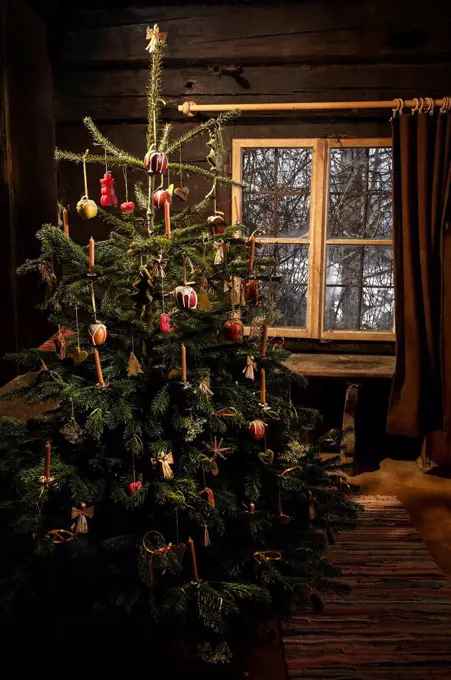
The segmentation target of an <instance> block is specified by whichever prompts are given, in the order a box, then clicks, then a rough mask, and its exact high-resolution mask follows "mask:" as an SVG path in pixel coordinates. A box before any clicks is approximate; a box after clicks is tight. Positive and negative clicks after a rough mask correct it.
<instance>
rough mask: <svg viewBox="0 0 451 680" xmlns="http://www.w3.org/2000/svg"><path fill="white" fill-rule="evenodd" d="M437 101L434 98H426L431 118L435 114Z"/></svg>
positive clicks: (427, 111) (427, 110)
mask: <svg viewBox="0 0 451 680" xmlns="http://www.w3.org/2000/svg"><path fill="white" fill-rule="evenodd" d="M434 108H435V101H434V99H433V98H432V97H426V111H425V113H428V114H429V115H430V116H432V115H433V114H434Z"/></svg>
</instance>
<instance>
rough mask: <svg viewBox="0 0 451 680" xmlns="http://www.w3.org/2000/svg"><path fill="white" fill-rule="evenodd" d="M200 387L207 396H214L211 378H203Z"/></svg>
mask: <svg viewBox="0 0 451 680" xmlns="http://www.w3.org/2000/svg"><path fill="white" fill-rule="evenodd" d="M199 389H200V390H201V391H202V392H203V393H204V394H205V395H206V396H207V397H212V396H213V390H212V389H211V382H210V378H208V377H207V378H202V380H201V381H200V383H199Z"/></svg>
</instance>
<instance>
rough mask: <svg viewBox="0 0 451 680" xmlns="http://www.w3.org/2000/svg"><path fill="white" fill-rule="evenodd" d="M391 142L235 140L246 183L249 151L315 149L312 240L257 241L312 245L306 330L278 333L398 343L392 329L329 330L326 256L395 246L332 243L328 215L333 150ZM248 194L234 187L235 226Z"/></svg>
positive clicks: (237, 166) (237, 171)
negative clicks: (342, 249) (339, 249)
mask: <svg viewBox="0 0 451 680" xmlns="http://www.w3.org/2000/svg"><path fill="white" fill-rule="evenodd" d="M391 145H392V142H391V139H390V138H359V139H338V138H334V139H330V138H328V139H325V138H309V139H234V140H233V144H232V178H233V179H234V180H235V181H237V182H242V178H243V162H242V161H243V151H244V150H245V149H249V148H269V149H271V148H281V147H282V148H283V147H287V148H304V149H305V148H307V149H312V181H311V195H310V223H309V236H308V238H285V237H280V238H277V237H267V236H262V237H257V239H256V240H257V241H258V242H263V243H282V244H290V243H296V244H298V243H299V244H302V243H305V244H306V245H308V246H309V262H308V281H307V286H308V288H307V317H306V328H300V327H296V326H272V327H271V330H272V333H273V334H274V335H280V336H282V337H285V338H310V339H318V340H368V341H378V340H379V341H385V342H386V341H394V340H395V332H394V329H393V330H392V331H360V330H348V331H347V330H340V331H331V330H325V329H324V312H325V293H326V266H325V263H326V254H327V246H328V245H361V246H364V245H374V246H392V245H393V241H392V239H327V233H326V230H327V212H328V204H329V175H330V162H329V158H330V154H329V152H330V150H331V149H340V148H361V147H373V148H374V147H391ZM241 215H242V190H241V188H240V187H237V186H234V187H233V188H232V223H238V222H241Z"/></svg>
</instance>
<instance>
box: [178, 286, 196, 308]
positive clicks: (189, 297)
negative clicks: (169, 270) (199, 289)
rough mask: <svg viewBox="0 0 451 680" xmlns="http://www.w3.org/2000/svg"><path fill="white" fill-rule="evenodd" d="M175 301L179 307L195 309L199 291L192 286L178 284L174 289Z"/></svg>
mask: <svg viewBox="0 0 451 680" xmlns="http://www.w3.org/2000/svg"><path fill="white" fill-rule="evenodd" d="M174 302H175V304H176V305H177V307H178V308H179V309H195V308H196V307H197V293H196V291H195V290H194V288H191V286H177V288H176V289H175V290H174Z"/></svg>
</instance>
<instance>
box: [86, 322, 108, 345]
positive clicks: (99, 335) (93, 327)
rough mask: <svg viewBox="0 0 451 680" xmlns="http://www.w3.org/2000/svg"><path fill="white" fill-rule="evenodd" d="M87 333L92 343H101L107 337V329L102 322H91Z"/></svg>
mask: <svg viewBox="0 0 451 680" xmlns="http://www.w3.org/2000/svg"><path fill="white" fill-rule="evenodd" d="M88 333H89V335H90V336H91V342H92V344H93V345H103V343H104V342H105V340H106V339H107V335H108V331H107V327H106V326H105V324H104V323H92V324H90V325H89V326H88Z"/></svg>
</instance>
